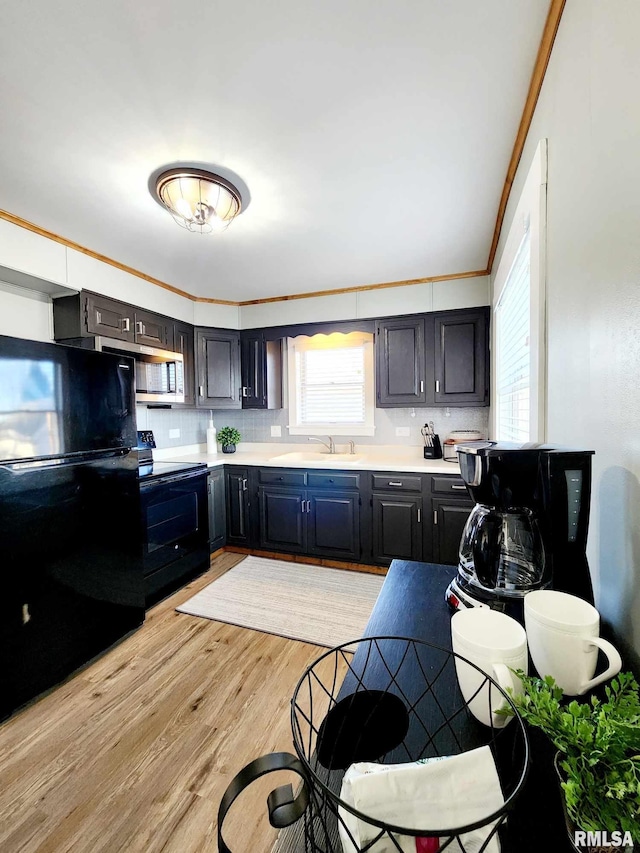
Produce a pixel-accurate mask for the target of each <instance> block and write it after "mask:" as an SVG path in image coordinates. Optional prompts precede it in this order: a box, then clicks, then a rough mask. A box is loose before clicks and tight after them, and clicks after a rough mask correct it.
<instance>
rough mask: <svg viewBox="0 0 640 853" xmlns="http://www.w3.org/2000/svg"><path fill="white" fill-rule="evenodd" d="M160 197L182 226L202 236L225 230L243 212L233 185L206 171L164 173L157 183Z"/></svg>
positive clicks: (177, 170) (189, 170) (238, 194)
mask: <svg viewBox="0 0 640 853" xmlns="http://www.w3.org/2000/svg"><path fill="white" fill-rule="evenodd" d="M156 194H157V196H158V198H159V200H160V201H161V202H162V204H163V205H164V206H165V207H166V208H167V210H168V211H169V213H170V214H171V215H172V216H173V218H174V219H175V221H176V222H177V223H178V225H180V226H182V227H183V228H186V229H187V230H189V231H199V232H200V233H201V234H210V233H211V232H214V231H215V232H218V231H224V230H225V229H226V228H227V227H228V226H229V225H230V223H231V222H233V220H234V219H235V217H236V216H237V215H238V214H239V213H240V211H241V209H242V200H241V198H240V193H239V192H238V190H237V189H236V188H235V187H234V186H233V184H231V183H230V182H229V181H227V180H225V179H224V178H221V177H220V176H219V175H214V174H213V173H212V172H206V171H204V169H189V168H184V169H182V168H177V169H169V171H167V172H163V173H162V174H161V175H160V176H159V177H158V180H157V181H156Z"/></svg>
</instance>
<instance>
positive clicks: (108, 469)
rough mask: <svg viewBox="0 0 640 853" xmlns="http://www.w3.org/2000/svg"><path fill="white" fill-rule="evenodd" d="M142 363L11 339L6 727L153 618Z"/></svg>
mask: <svg viewBox="0 0 640 853" xmlns="http://www.w3.org/2000/svg"><path fill="white" fill-rule="evenodd" d="M134 392H135V389H134V363H133V361H132V360H131V359H129V358H126V357H121V356H117V355H110V354H107V353H101V352H93V351H89V350H82V349H76V348H74V347H67V346H61V345H59V344H49V343H41V342H37V341H25V340H21V339H18V338H11V337H5V336H0V572H1V573H2V586H1V589H2V594H1V595H0V683H1V685H2V687H1V689H0V719H2V718H5V717H7V716H8V715H10V714H11V713H12V712H13V711H14V710H16V709H17V708H19V707H20V706H21V705H23V704H24V703H26V702H28V701H29V700H30V699H33V698H34V697H35V696H38V695H39V694H40V693H42V692H43V691H45V690H48V689H49V688H51V687H53V686H54V685H56V684H58V683H59V682H60V681H62V680H64V679H65V678H66V677H67V676H68V675H70V674H71V673H72V672H73V671H74V670H75V669H77V668H78V667H80V666H82V664H84V663H86V662H87V661H89V660H90V659H91V658H92V657H94V656H95V655H97V654H98V653H100V652H101V651H103V650H104V649H106V648H108V647H109V646H110V645H112V644H113V643H114V642H116V641H117V640H118V639H120V638H122V637H123V636H124V635H126V634H127V633H128V632H130V631H131V630H133V629H134V628H136V627H137V626H138V625H140V624H141V623H142V622H143V620H144V588H143V575H142V565H141V557H140V527H139V516H140V510H139V501H140V497H139V487H138V481H137V469H138V463H137V454H136V453H135V451H132V448H133V447H135V446H136V443H137V436H136V424H135V409H134V406H135V402H134Z"/></svg>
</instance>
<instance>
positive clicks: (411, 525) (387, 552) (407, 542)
mask: <svg viewBox="0 0 640 853" xmlns="http://www.w3.org/2000/svg"><path fill="white" fill-rule="evenodd" d="M371 506H372V509H373V519H372V521H373V533H372V539H373V561H374V562H375V563H383V564H388V563H389V562H390V561H391V560H395V559H398V560H421V559H422V498H421V497H409V496H405V495H400V494H398V495H376V494H374V495H373V497H372V503H371Z"/></svg>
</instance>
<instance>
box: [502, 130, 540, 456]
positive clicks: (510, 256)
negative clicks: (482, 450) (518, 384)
mask: <svg viewBox="0 0 640 853" xmlns="http://www.w3.org/2000/svg"><path fill="white" fill-rule="evenodd" d="M527 230H529V232H530V233H529V239H530V253H531V254H530V287H529V314H530V332H529V336H530V373H529V381H530V397H529V441H530V442H544V441H546V437H547V316H546V242H547V241H546V234H547V140H546V139H542V140H540V142H539V143H538V147H537V148H536V152H535V154H534V157H533V160H532V163H531V167H530V169H529V173H528V175H527V179H526V181H525V184H524V187H523V189H522V193H521V195H520V199H519V201H518V205H517V207H516V211H515V213H514V215H513V219H512V221H511V226H510V228H509V233H508V235H507V239H506V241H505V244H504V248H503V250H502V254H501V256H500V260H499V263H498V267H497V271H496V274H495V277H494V279H493V298H492V313H493V321H494V322H493V323H492V324H491V325H492V346H491V360H492V364H491V385H492V389H491V399H492V400H494V401H495V403H494V405H493V406H492V409H491V435H492V436H493V437H494V438H499V436H498V404H497V400H498V389H497V376H498V371H497V358H498V343H499V342H498V337H497V336H498V330H499V323H498V322H496V310H497V307H498V305H499V303H500V299H501V297H502V292H503V290H504V287H505V285H506V283H507V281H508V277H509V273H510V271H511V268H512V266H513V262H514V260H515V257H516V254H517V252H518V249H519V247H520V244H521V243H522V238H523V237H524V235H525V233H526V231H527Z"/></svg>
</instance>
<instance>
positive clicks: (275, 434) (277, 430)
mask: <svg viewBox="0 0 640 853" xmlns="http://www.w3.org/2000/svg"><path fill="white" fill-rule="evenodd" d="M271 438H282V427H281V426H272V427H271Z"/></svg>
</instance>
